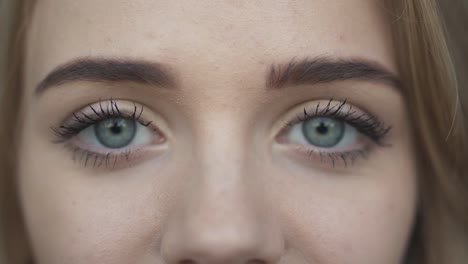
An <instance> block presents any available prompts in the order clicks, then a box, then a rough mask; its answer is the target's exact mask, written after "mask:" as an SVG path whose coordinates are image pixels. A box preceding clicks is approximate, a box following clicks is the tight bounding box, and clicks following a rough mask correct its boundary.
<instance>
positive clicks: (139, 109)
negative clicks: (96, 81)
mask: <svg viewBox="0 0 468 264" xmlns="http://www.w3.org/2000/svg"><path fill="white" fill-rule="evenodd" d="M106 104H107V103H106ZM109 105H110V106H109ZM133 105H134V107H133V112H132V113H131V114H125V113H124V112H122V111H120V109H119V107H118V105H117V102H115V101H114V100H113V99H110V101H109V104H108V105H107V107H103V101H102V100H99V103H98V108H96V107H93V106H92V105H89V106H88V109H89V110H90V111H91V112H92V113H93V114H92V115H89V114H86V113H85V111H84V110H81V111H78V112H75V113H73V114H72V116H73V117H72V120H71V121H68V123H69V124H64V125H61V126H59V127H58V128H55V127H51V129H52V131H53V132H54V134H55V136H56V139H55V140H54V141H53V142H54V143H57V144H60V143H65V144H66V145H65V146H66V147H67V148H69V149H70V150H71V151H72V153H73V160H74V161H83V162H84V166H85V167H86V166H87V165H88V164H89V161H90V160H91V161H92V163H93V167H100V166H101V165H102V164H105V166H106V168H109V167H110V168H114V167H115V166H116V164H117V161H118V160H119V159H124V160H126V161H127V162H128V161H129V160H130V155H133V154H136V152H137V151H138V150H136V151H132V150H130V149H128V150H123V151H122V150H120V151H109V152H107V153H105V154H103V153H96V152H93V151H90V150H86V149H83V148H81V147H78V146H75V145H73V144H68V141H69V140H70V139H72V138H73V137H74V136H76V135H78V134H79V133H80V132H81V131H83V130H84V129H86V128H88V127H89V126H92V125H95V124H97V123H99V122H101V121H104V120H107V119H109V118H126V119H132V120H135V121H137V122H139V123H140V124H141V125H143V126H145V127H149V126H150V125H151V123H152V121H147V122H145V121H144V120H143V119H142V118H141V116H142V114H143V112H144V107H143V106H142V105H140V106H137V104H136V103H133Z"/></svg>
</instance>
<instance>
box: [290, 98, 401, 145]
mask: <svg viewBox="0 0 468 264" xmlns="http://www.w3.org/2000/svg"><path fill="white" fill-rule="evenodd" d="M333 101H334V99H333V98H331V99H330V100H329V101H328V103H327V105H326V106H325V108H324V109H319V108H320V103H318V104H317V106H316V108H315V111H313V113H312V114H310V113H309V112H308V111H307V108H304V110H303V116H300V115H297V117H296V119H294V120H292V121H290V122H288V123H287V125H286V127H292V126H294V125H296V124H298V123H301V122H304V121H307V120H310V119H312V118H317V117H328V118H334V119H336V120H339V121H343V122H346V123H348V124H349V125H351V126H353V127H354V128H356V130H357V131H359V132H360V133H362V134H364V135H366V136H368V137H369V138H370V139H372V141H374V142H375V143H377V144H379V145H382V144H383V143H382V139H383V138H384V137H385V136H386V135H387V134H388V133H389V132H390V130H391V129H392V127H391V126H386V125H385V124H384V123H383V122H381V121H380V120H379V119H378V118H377V117H375V116H372V115H368V114H359V115H356V111H353V106H352V105H351V106H350V108H349V109H348V110H347V111H345V112H344V111H343V107H344V106H345V105H346V102H347V100H346V99H345V100H344V101H341V102H340V103H337V104H335V105H334V106H331V103H332V102H333Z"/></svg>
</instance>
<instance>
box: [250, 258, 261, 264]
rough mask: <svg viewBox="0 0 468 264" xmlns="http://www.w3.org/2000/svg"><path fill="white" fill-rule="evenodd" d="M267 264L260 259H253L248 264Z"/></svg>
mask: <svg viewBox="0 0 468 264" xmlns="http://www.w3.org/2000/svg"><path fill="white" fill-rule="evenodd" d="M265 263H266V262H265V261H263V260H260V259H252V260H249V261H248V262H247V264H265Z"/></svg>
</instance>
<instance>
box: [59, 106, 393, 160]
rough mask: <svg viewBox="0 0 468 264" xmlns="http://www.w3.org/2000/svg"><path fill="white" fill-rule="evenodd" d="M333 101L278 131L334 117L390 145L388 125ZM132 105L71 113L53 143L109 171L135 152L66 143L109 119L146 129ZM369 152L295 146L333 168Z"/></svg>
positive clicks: (135, 107) (381, 143)
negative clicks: (130, 109) (130, 121)
mask: <svg viewBox="0 0 468 264" xmlns="http://www.w3.org/2000/svg"><path fill="white" fill-rule="evenodd" d="M334 101H335V100H334V99H333V98H331V99H330V100H329V101H328V103H327V105H326V106H325V107H324V108H323V109H321V107H320V103H318V104H317V106H316V107H315V109H313V110H312V111H308V110H307V108H304V109H303V113H302V114H299V115H297V117H296V118H295V119H293V120H292V121H290V122H288V123H287V124H286V125H285V126H284V128H283V129H282V130H281V131H289V129H290V128H292V127H293V126H294V125H296V124H298V123H301V122H305V121H308V120H310V119H313V118H317V117H326V118H333V119H335V120H338V121H342V122H345V123H347V124H349V125H351V126H353V127H354V128H355V129H356V130H357V131H358V132H359V133H361V134H363V135H365V136H367V137H368V138H370V139H371V140H372V141H373V142H374V143H375V144H377V145H378V146H389V145H388V144H384V143H383V139H384V138H385V137H386V135H387V134H388V133H389V132H390V130H391V129H392V127H391V126H385V124H384V123H383V122H381V121H379V120H378V119H377V118H376V117H375V116H372V115H368V114H356V111H354V110H353V106H352V105H351V106H350V107H349V109H348V110H346V111H344V110H343V107H344V106H345V105H346V103H347V100H344V101H341V102H337V103H336V104H334V105H333V106H332V102H334ZM106 104H107V103H106ZM133 105H134V107H133V112H132V113H131V114H125V113H123V112H122V111H120V109H119V107H118V105H117V102H115V101H114V100H113V99H110V102H109V104H107V107H103V103H102V100H99V103H98V107H93V106H92V105H89V106H88V109H89V112H92V113H93V114H92V115H90V114H86V113H85V111H84V110H81V111H78V112H75V113H73V114H72V120H71V121H68V122H67V123H68V124H64V125H61V126H59V127H58V128H54V127H52V128H51V129H52V130H53V132H54V134H55V135H56V140H54V142H55V143H66V145H65V146H66V147H68V148H69V149H71V151H72V153H73V160H75V161H76V160H81V161H83V162H84V166H85V167H86V166H87V165H88V164H89V162H90V161H91V163H92V164H93V167H100V166H101V165H102V164H105V166H106V167H111V168H114V167H115V166H116V164H117V161H118V160H119V159H123V160H126V161H127V162H128V161H129V160H130V155H133V154H136V152H138V150H135V151H132V150H130V149H127V150H123V151H122V150H120V151H109V152H107V153H105V154H103V153H96V152H93V151H90V150H86V149H83V148H81V147H77V146H75V145H73V144H68V141H69V140H70V139H71V138H73V137H74V136H76V135H77V134H79V133H80V132H81V131H82V130H84V129H86V128H87V127H89V126H92V125H95V124H97V123H99V122H101V121H104V120H106V119H109V118H127V119H133V120H135V121H137V122H139V123H140V124H141V125H143V126H145V127H149V126H150V125H151V123H152V121H148V122H145V121H143V120H142V118H141V116H142V114H143V111H144V107H143V106H141V105H140V106H137V104H136V103H133ZM280 134H283V133H280ZM370 150H371V147H370V146H367V147H365V148H364V149H360V150H352V151H346V152H328V151H318V150H316V149H312V148H310V147H308V146H302V145H301V146H298V151H299V152H303V153H304V152H305V153H306V155H307V156H308V157H311V156H312V154H316V155H318V156H319V157H320V161H322V162H324V159H328V160H329V162H330V163H331V164H332V165H333V167H335V164H336V163H337V162H338V161H340V160H341V161H342V162H343V164H344V166H345V167H346V166H348V164H350V163H351V164H353V163H354V160H355V159H356V158H357V157H363V158H367V156H368V152H369V151H370Z"/></svg>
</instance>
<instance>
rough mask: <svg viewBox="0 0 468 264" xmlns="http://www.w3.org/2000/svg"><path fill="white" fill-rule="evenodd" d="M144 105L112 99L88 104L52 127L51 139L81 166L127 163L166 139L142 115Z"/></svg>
mask: <svg viewBox="0 0 468 264" xmlns="http://www.w3.org/2000/svg"><path fill="white" fill-rule="evenodd" d="M144 109H145V108H144V107H143V106H142V105H139V104H137V103H133V102H128V101H115V100H112V99H111V100H109V101H99V102H98V103H96V104H90V105H88V106H86V107H85V108H84V109H81V110H79V111H77V112H74V113H73V114H72V115H71V116H70V117H69V118H68V119H67V120H66V121H65V122H63V124H61V125H60V126H58V127H52V130H53V132H54V135H55V139H54V143H57V144H64V146H65V147H66V149H68V150H70V151H71V152H72V158H73V160H75V161H81V162H82V163H83V165H84V166H85V167H86V166H88V165H92V166H93V167H101V166H105V167H106V168H112V169H115V168H119V167H125V166H131V165H133V164H134V163H136V162H138V161H141V160H143V159H144V157H145V156H146V154H148V153H149V152H154V150H155V148H156V149H157V148H158V147H160V149H162V148H161V146H163V145H164V143H165V142H166V138H165V136H164V135H163V134H162V132H161V131H160V129H159V128H157V127H156V126H155V125H154V124H153V121H152V120H147V119H146V118H145V117H144ZM152 150H153V151H152Z"/></svg>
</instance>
